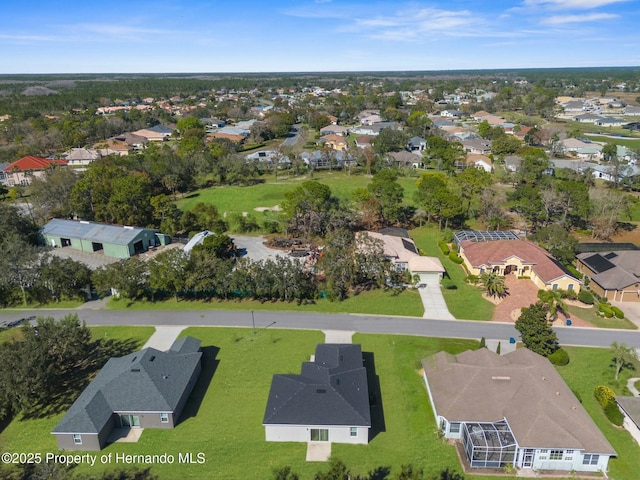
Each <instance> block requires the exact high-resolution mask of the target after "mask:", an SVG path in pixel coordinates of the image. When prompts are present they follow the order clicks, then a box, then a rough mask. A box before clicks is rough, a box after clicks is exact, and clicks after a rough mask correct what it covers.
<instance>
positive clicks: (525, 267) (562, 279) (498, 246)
mask: <svg viewBox="0 0 640 480" xmlns="http://www.w3.org/2000/svg"><path fill="white" fill-rule="evenodd" d="M459 248H460V252H459V253H460V256H461V257H462V260H463V261H464V264H465V266H466V267H467V270H468V272H469V273H470V274H472V275H481V274H483V273H485V272H486V273H495V274H498V275H509V274H515V275H518V276H522V277H529V278H530V279H531V281H533V283H535V284H536V286H537V287H538V288H539V289H541V290H573V291H574V292H578V291H580V280H578V279H577V278H574V277H573V276H571V274H570V273H569V272H568V271H567V270H566V269H565V268H564V267H563V266H562V265H561V264H560V262H558V261H557V260H556V259H555V258H553V257H552V256H551V254H549V253H548V252H547V251H546V250H544V249H543V248H541V247H539V246H538V245H536V244H535V243H532V242H529V241H526V240H520V239H512V240H492V239H487V240H484V241H482V240H481V241H472V240H464V241H462V242H461V243H460V247H459Z"/></svg>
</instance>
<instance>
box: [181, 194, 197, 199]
mask: <svg viewBox="0 0 640 480" xmlns="http://www.w3.org/2000/svg"><path fill="white" fill-rule="evenodd" d="M199 196H200V194H199V193H190V194H189V195H185V196H184V197H183V198H196V197H199Z"/></svg>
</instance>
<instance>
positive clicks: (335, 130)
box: [320, 123, 349, 137]
mask: <svg viewBox="0 0 640 480" xmlns="http://www.w3.org/2000/svg"><path fill="white" fill-rule="evenodd" d="M325 135H341V136H343V137H346V136H347V135H349V129H348V128H347V127H343V126H342V125H336V124H335V123H334V124H331V125H327V126H326V127H323V128H321V129H320V136H325Z"/></svg>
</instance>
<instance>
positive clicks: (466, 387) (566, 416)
mask: <svg viewBox="0 0 640 480" xmlns="http://www.w3.org/2000/svg"><path fill="white" fill-rule="evenodd" d="M422 366H423V370H424V381H425V385H426V387H427V394H428V395H429V400H430V403H431V407H432V409H433V414H434V416H435V419H436V425H437V428H438V429H439V430H440V431H441V432H442V434H443V435H444V437H445V438H449V439H452V440H453V441H456V442H459V443H460V445H461V448H462V451H464V452H465V454H466V457H467V459H466V460H467V461H468V462H469V464H470V465H471V467H474V468H504V467H507V466H509V467H512V468H519V469H523V470H525V469H528V470H534V469H535V470H549V471H564V472H571V471H575V472H577V473H580V472H603V473H604V472H606V471H607V466H608V464H609V458H611V457H613V456H615V455H616V452H615V450H614V449H613V447H612V446H611V445H610V444H609V442H608V441H607V439H606V438H605V436H604V435H603V434H602V432H600V430H599V429H598V427H597V426H596V424H595V423H594V421H593V420H592V419H591V417H590V416H589V414H588V413H587V411H586V410H585V409H584V407H583V406H582V404H581V403H580V401H579V400H578V399H577V398H576V396H575V395H574V394H573V392H572V391H571V390H570V389H569V387H568V386H567V384H566V383H565V382H564V380H563V379H562V377H561V376H560V374H558V372H557V371H556V369H555V368H554V366H553V365H552V364H551V362H549V360H547V359H546V358H545V357H543V356H541V355H538V354H537V353H534V352H532V351H531V350H528V349H526V348H519V349H517V350H515V351H513V352H510V353H508V354H506V355H498V354H496V353H494V352H492V351H490V350H488V349H486V348H481V349H479V350H475V351H471V350H468V351H466V352H463V353H460V354H458V355H451V354H449V353H446V352H439V353H436V354H435V355H432V356H430V357H427V358H425V359H424V360H423V361H422Z"/></svg>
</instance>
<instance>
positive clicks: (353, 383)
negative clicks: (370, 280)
mask: <svg viewBox="0 0 640 480" xmlns="http://www.w3.org/2000/svg"><path fill="white" fill-rule="evenodd" d="M314 353H315V354H314V355H312V356H311V357H310V360H309V361H307V362H303V363H302V367H301V369H300V373H299V374H275V375H273V377H272V380H271V387H270V390H269V394H268V397H267V398H266V407H265V412H264V416H263V420H262V425H263V428H264V438H265V440H266V441H268V442H302V443H307V444H310V445H312V444H323V443H326V444H332V443H344V444H358V445H367V444H368V443H369V441H370V439H371V438H372V436H373V431H374V429H375V428H376V427H378V428H379V425H375V424H374V420H373V419H374V418H376V417H378V416H379V415H380V414H382V411H381V404H382V399H381V398H380V395H381V392H380V391H379V390H378V389H377V388H376V387H375V384H379V380H378V378H377V376H376V374H375V365H374V364H373V358H374V357H373V355H371V354H367V353H366V352H363V351H362V348H361V346H360V345H359V344H339V343H338V344H318V345H317V346H316V349H315V352H314ZM421 363H422V378H423V381H424V386H425V388H426V394H427V396H428V398H429V400H430V405H431V409H432V412H433V415H434V420H435V424H436V426H437V429H438V430H439V431H440V432H441V434H442V435H443V436H444V437H445V438H448V439H451V440H452V441H454V442H456V443H458V445H459V446H460V450H461V455H462V457H463V458H462V460H463V462H464V463H466V464H468V466H470V467H471V468H474V469H478V470H482V469H486V468H493V469H495V468H505V467H512V468H518V469H523V470H531V471H533V470H547V471H564V472H571V471H573V472H606V470H607V466H608V462H609V459H610V458H611V457H614V456H616V451H615V450H614V449H613V447H612V446H611V445H610V443H609V442H608V441H607V439H606V438H605V437H604V435H603V434H602V433H601V432H600V430H599V429H598V427H597V426H596V425H595V423H594V421H593V420H592V419H591V417H590V416H589V414H588V413H587V412H586V410H585V409H584V408H583V407H582V405H581V403H580V401H579V400H578V399H577V398H576V396H575V395H574V394H573V392H572V391H571V390H570V389H569V387H568V386H567V385H566V384H565V383H564V381H563V379H562V377H560V375H559V374H558V372H557V371H556V370H555V368H554V367H553V366H552V365H551V363H550V362H549V361H548V360H547V359H546V358H544V357H542V356H540V355H538V354H536V353H533V352H531V351H530V350H528V349H526V348H522V349H517V350H515V351H513V352H510V353H508V354H506V355H503V356H501V355H499V354H496V353H494V352H491V351H489V350H488V349H484V348H481V349H479V350H476V351H471V350H469V351H466V352H463V353H461V354H458V355H451V354H448V353H445V352H439V353H436V354H434V355H431V356H429V357H427V358H424V359H423V360H422V362H421ZM201 371H202V350H201V348H200V341H199V340H197V339H195V338H193V337H184V338H181V339H179V340H177V341H176V342H174V344H173V345H172V346H171V347H170V349H169V350H167V351H166V352H162V351H159V350H157V349H154V348H150V347H148V348H145V349H143V350H141V351H139V352H134V353H131V354H129V355H126V356H124V357H119V358H112V359H110V360H109V361H108V362H107V364H106V365H105V366H104V367H103V369H102V370H101V371H100V372H99V373H98V375H97V376H96V377H95V378H94V380H93V381H92V382H91V383H90V384H89V386H88V387H87V388H86V389H85V390H84V391H83V392H82V393H81V394H80V396H79V397H78V398H77V399H76V400H75V402H74V403H73V404H72V405H71V407H70V408H69V410H68V411H67V412H66V414H65V415H64V417H63V418H62V420H61V421H60V422H59V423H58V424H57V425H56V426H55V427H54V429H53V431H52V432H51V433H52V434H53V435H54V436H55V438H56V440H57V444H58V447H59V448H61V449H65V450H76V451H77V450H93V451H96V450H101V449H102V448H104V447H105V446H106V445H108V444H109V443H111V442H112V441H114V440H115V438H116V437H117V435H115V436H114V435H113V434H114V433H117V430H116V429H119V428H124V429H137V428H160V429H168V428H175V427H176V426H177V425H178V423H179V420H180V417H181V415H182V413H183V411H184V409H185V406H186V405H187V401H188V398H189V396H190V393H191V391H192V390H193V388H194V386H195V385H196V383H197V381H198V378H199V376H200V374H201ZM619 401H620V403H621V404H624V405H625V407H626V409H627V410H632V409H633V408H636V409H637V406H636V405H635V404H634V401H640V399H633V398H629V397H623V398H620V399H619ZM636 403H637V402H636ZM374 410H379V411H376V412H375V413H376V415H372V412H373V411H374ZM423 428H430V426H429V425H424V426H423ZM114 430H116V432H114Z"/></svg>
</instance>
